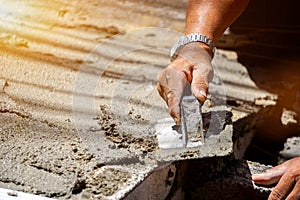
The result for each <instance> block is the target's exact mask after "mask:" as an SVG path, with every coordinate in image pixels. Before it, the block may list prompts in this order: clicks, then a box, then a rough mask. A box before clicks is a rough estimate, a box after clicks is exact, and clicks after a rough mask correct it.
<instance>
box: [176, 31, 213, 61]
mask: <svg viewBox="0 0 300 200" xmlns="http://www.w3.org/2000/svg"><path fill="white" fill-rule="evenodd" d="M192 42H201V43H204V44H206V45H207V46H208V47H209V48H210V50H211V52H212V54H213V56H214V54H215V51H216V47H215V45H214V43H213V41H212V40H211V39H209V38H208V37H207V36H206V35H203V34H200V33H192V34H189V35H185V36H182V37H180V38H179V40H178V41H177V42H176V43H175V45H174V46H173V47H172V48H171V51H170V57H171V61H173V60H175V59H176V58H177V56H178V53H179V51H180V50H181V49H182V47H183V46H185V45H186V44H189V43H192Z"/></svg>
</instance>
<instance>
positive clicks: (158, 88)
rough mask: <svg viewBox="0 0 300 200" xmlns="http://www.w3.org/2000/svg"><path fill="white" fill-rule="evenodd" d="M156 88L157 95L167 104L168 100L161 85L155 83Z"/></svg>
mask: <svg viewBox="0 0 300 200" xmlns="http://www.w3.org/2000/svg"><path fill="white" fill-rule="evenodd" d="M156 88H157V91H158V93H159V95H160V96H161V97H162V98H163V100H165V102H168V98H167V95H166V92H165V89H164V88H163V87H162V85H161V84H160V83H157V85H156Z"/></svg>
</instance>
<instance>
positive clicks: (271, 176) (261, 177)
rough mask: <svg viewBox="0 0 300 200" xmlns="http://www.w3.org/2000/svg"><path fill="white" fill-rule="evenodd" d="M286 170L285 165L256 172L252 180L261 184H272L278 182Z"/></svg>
mask: <svg viewBox="0 0 300 200" xmlns="http://www.w3.org/2000/svg"><path fill="white" fill-rule="evenodd" d="M285 172H286V167H285V166H284V165H278V166H276V167H273V168H271V169H269V170H267V171H266V172H264V173H262V174H254V175H253V176H252V180H253V181H254V182H255V183H257V184H261V185H271V184H274V183H277V182H278V181H279V180H280V178H281V177H282V176H283V174H284V173H285Z"/></svg>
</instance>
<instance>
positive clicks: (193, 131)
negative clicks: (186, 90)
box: [180, 95, 204, 147]
mask: <svg viewBox="0 0 300 200" xmlns="http://www.w3.org/2000/svg"><path fill="white" fill-rule="evenodd" d="M180 110H181V124H180V131H181V133H182V138H183V146H184V147H197V146H200V145H202V144H203V143H204V134H203V121H202V112H201V103H200V102H199V100H198V99H197V98H196V97H195V96H194V95H189V96H183V97H182V99H181V103H180Z"/></svg>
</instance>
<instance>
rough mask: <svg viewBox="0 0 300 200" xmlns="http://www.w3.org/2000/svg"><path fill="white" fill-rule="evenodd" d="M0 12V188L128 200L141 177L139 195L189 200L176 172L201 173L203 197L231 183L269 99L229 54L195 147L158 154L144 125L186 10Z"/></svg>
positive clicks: (222, 58) (36, 6)
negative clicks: (201, 140) (149, 187)
mask: <svg viewBox="0 0 300 200" xmlns="http://www.w3.org/2000/svg"><path fill="white" fill-rule="evenodd" d="M0 2H1V1H0ZM2 4H3V5H5V9H4V8H3V12H1V13H0V29H1V31H2V34H1V35H0V45H1V50H0V52H1V54H0V56H1V60H2V61H3V62H2V63H1V65H0V97H1V98H0V120H1V124H2V126H1V127H0V132H1V135H0V141H1V147H0V158H1V160H0V171H1V173H0V187H2V188H10V189H15V190H18V191H23V192H28V193H32V194H37V195H41V196H47V197H51V198H58V199H91V198H92V199H120V198H124V197H125V196H127V195H129V196H127V198H129V199H130V198H131V199H135V198H136V195H138V196H139V197H141V195H142V194H144V195H146V193H145V191H144V189H141V188H143V187H145V186H142V187H139V184H141V183H142V182H143V180H145V179H146V178H147V177H148V178H147V179H146V180H152V182H153V181H154V182H155V183H156V182H157V185H156V186H155V187H154V188H153V190H152V191H151V193H152V194H151V195H155V197H156V198H158V197H159V198H165V197H166V198H168V196H170V195H174V196H177V197H178V199H181V198H183V196H182V195H188V196H189V195H196V194H192V193H191V192H192V191H187V190H186V189H185V190H186V193H185V194H182V193H180V192H177V191H178V189H179V188H182V187H181V186H180V185H178V184H182V181H183V182H184V183H185V184H186V185H188V182H189V181H187V180H184V179H181V178H179V177H184V176H185V175H184V174H185V173H186V171H185V170H186V169H187V168H188V169H193V168H195V167H196V166H198V165H199V166H201V167H202V169H203V170H202V173H203V174H204V173H205V172H206V173H208V175H209V176H208V177H206V180H207V184H206V186H205V187H203V188H205V190H206V192H210V194H212V193H213V192H214V188H213V187H212V185H213V184H214V183H215V182H214V181H213V180H214V178H215V177H214V176H216V175H219V174H220V173H221V174H223V173H224V174H223V175H224V177H225V178H224V179H220V180H219V182H218V183H219V185H222V184H224V183H225V182H226V181H229V179H231V177H233V179H234V180H238V179H235V178H234V176H235V175H232V176H229V175H228V176H227V174H228V173H227V171H224V170H225V169H226V168H227V167H228V166H231V165H232V164H233V163H234V162H236V161H235V159H234V158H242V157H243V155H244V152H245V150H246V148H247V146H248V145H249V144H250V141H251V138H252V136H253V134H254V132H255V131H254V129H253V128H254V126H258V125H259V124H260V123H259V122H262V120H261V119H262V118H263V117H264V116H265V115H267V114H268V113H270V110H271V108H272V106H273V105H274V104H275V103H276V95H273V94H271V93H269V92H266V91H264V90H261V89H259V88H258V87H257V86H256V84H255V83H254V82H253V81H252V80H251V78H250V76H249V74H248V71H247V69H246V68H245V67H244V66H243V65H241V64H240V63H238V62H237V54H236V53H235V52H233V51H223V50H219V51H218V53H217V55H216V57H215V59H214V66H215V72H216V76H215V78H214V80H213V82H212V83H211V87H210V88H211V89H210V95H209V98H208V100H207V101H206V103H205V105H204V107H203V113H204V127H205V130H206V139H205V143H204V145H202V146H200V147H199V148H194V149H193V148H191V149H173V150H162V149H159V148H158V143H157V139H156V131H155V126H156V124H157V123H158V121H159V120H161V119H165V118H168V117H169V115H168V112H167V108H166V106H165V103H164V102H163V100H162V99H161V98H160V97H159V95H158V94H157V92H156V82H157V76H158V74H159V73H160V71H161V70H162V69H163V68H164V67H165V66H166V65H167V64H168V63H169V57H168V50H169V48H170V46H171V45H172V44H173V42H174V41H175V40H176V39H177V37H178V36H179V35H180V33H178V32H176V31H174V30H178V31H182V29H183V25H184V24H183V20H184V16H185V14H184V13H185V9H184V8H185V6H186V1H184V0H182V1H181V0H178V1H176V2H175V1H172V3H170V2H168V1H151V3H150V2H148V1H143V3H141V1H135V0H130V1H114V2H110V1H109V2H107V1H102V0H101V1H96V0H89V1H85V2H84V3H83V2H82V1H79V0H76V1H71V2H70V1H65V0H53V1H37V0H29V1H22V2H20V1H9V3H7V2H6V3H5V2H4V1H3V2H2ZM128 10H130V13H131V14H130V15H129V14H128ZM144 26H146V27H147V28H141V27H144ZM150 26H152V27H155V28H149V27H150ZM118 33H120V34H119V35H117V36H116V34H118ZM198 158H205V159H204V160H203V161H202V159H199V160H197V159H198ZM206 159H207V160H208V161H209V162H207V164H206V165H205V161H206ZM241 162H242V161H241ZM213 163H217V164H216V165H213ZM174 166H175V167H174ZM178 166H179V167H178ZM180 166H183V167H180ZM207 166H209V167H207ZM211 166H215V167H211ZM244 166H245V165H244ZM243 169H247V165H246V167H245V168H243ZM179 172H180V173H179ZM193 173H196V174H197V171H194V170H191V174H189V175H188V176H193V175H195V174H193ZM203 174H202V175H203ZM232 174H233V173H232ZM249 174H251V172H250V171H248V175H249ZM175 175H176V177H175ZM178 175H179V176H178ZM210 175H214V176H212V177H210ZM236 176H237V177H243V175H242V174H238V175H236ZM161 177H167V179H159V178H161ZM197 177H198V178H199V179H201V173H200V174H198V175H197ZM165 180H166V185H165V183H164V181H165ZM243 180H244V181H246V182H247V184H248V185H251V184H250V183H249V181H250V178H249V176H247V177H243ZM150 182H151V181H150ZM229 182H230V181H229ZM174 183H176V184H177V185H176V184H175V185H174ZM226 183H228V182H226ZM236 183H237V182H234V183H232V184H236ZM142 184H143V185H146V186H147V184H148V183H147V181H146V182H144V183H142ZM142 184H141V185H142ZM190 184H193V182H190ZM152 186H153V185H152ZM184 187H187V186H184ZM194 187H195V189H197V190H199V187H198V186H196V185H194ZM249 187H250V186H249ZM241 188H244V187H242V186H241ZM250 188H252V189H253V187H252V186H251V187H250ZM132 191H133V192H132ZM135 191H139V192H135ZM220 191H221V190H220ZM245 191H246V190H245ZM253 191H254V190H253ZM131 192H132V193H131ZM130 193H131V194H130ZM199 193H201V191H200V190H199ZM147 194H148V193H147ZM241 195H242V194H241ZM152 197H153V196H152ZM191 197H192V196H191ZM193 197H194V196H193ZM208 197H209V196H207V198H208ZM195 198H196V197H195Z"/></svg>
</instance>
